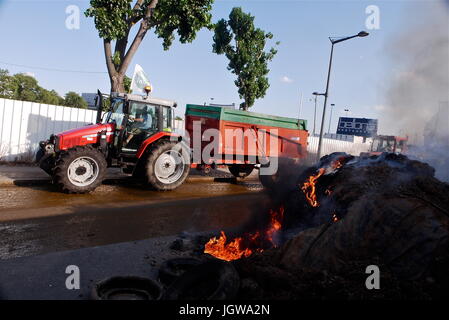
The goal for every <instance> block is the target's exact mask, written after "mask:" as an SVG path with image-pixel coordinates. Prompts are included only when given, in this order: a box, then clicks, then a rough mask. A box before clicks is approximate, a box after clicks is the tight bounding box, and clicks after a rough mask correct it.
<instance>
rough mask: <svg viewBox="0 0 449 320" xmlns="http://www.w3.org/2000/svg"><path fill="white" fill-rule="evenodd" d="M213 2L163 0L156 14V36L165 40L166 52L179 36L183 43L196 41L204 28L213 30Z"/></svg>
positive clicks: (202, 0)
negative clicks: (176, 36) (197, 34)
mask: <svg viewBox="0 0 449 320" xmlns="http://www.w3.org/2000/svg"><path fill="white" fill-rule="evenodd" d="M213 2H214V1H213V0H161V1H159V3H158V5H157V6H156V10H155V12H154V17H153V18H154V21H156V22H157V23H156V34H157V35H158V37H159V38H161V39H163V46H164V50H168V49H169V48H170V46H171V45H172V43H173V40H174V39H175V36H174V32H175V31H176V32H177V34H178V35H179V41H180V42H181V43H188V42H192V41H193V40H195V37H196V33H197V32H198V31H199V30H200V29H202V28H203V27H207V28H212V25H211V17H212V16H211V14H210V13H209V12H210V11H211V10H212V3H213Z"/></svg>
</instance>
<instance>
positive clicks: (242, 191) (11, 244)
mask: <svg viewBox="0 0 449 320" xmlns="http://www.w3.org/2000/svg"><path fill="white" fill-rule="evenodd" d="M267 198H268V197H267V196H266V195H265V194H264V193H263V189H262V187H261V185H260V184H259V182H258V181H257V180H250V181H246V182H235V181H234V182H232V180H226V179H224V180H222V181H221V182H212V181H207V182H206V181H191V182H188V183H186V184H184V185H183V186H181V187H180V188H179V189H177V190H175V191H172V192H154V191H149V190H147V189H145V188H144V187H143V186H141V185H138V184H132V183H120V184H109V185H103V186H101V187H99V188H98V189H97V190H96V191H95V192H93V193H91V194H86V195H68V194H62V193H60V192H59V191H58V190H56V189H54V187H53V186H52V185H50V184H48V183H44V184H41V185H34V186H33V185H29V186H26V185H25V186H2V187H0V199H1V201H0V234H2V237H0V259H10V258H16V257H23V256H30V255H39V254H43V253H50V252H55V251H64V250H72V249H77V248H87V247H94V246H101V245H106V244H114V243H121V242H129V241H135V240H143V239H149V238H154V237H163V236H170V235H176V234H179V233H181V232H200V231H207V230H220V229H228V228H233V227H237V226H239V225H241V224H242V223H244V222H245V221H246V220H247V219H248V218H249V217H250V215H251V213H252V212H255V211H257V210H258V208H261V206H264V205H265V201H268V200H267Z"/></svg>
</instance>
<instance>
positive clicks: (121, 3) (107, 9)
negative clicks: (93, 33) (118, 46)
mask: <svg viewBox="0 0 449 320" xmlns="http://www.w3.org/2000/svg"><path fill="white" fill-rule="evenodd" d="M131 2H132V0H91V1H90V8H89V9H87V10H86V12H85V13H84V14H85V15H86V17H92V18H94V23H95V28H96V29H97V30H98V34H99V36H100V38H103V39H108V40H116V39H120V38H123V37H124V36H125V35H126V34H127V32H128V29H129V24H128V19H129V18H130V17H131V16H132V15H133V14H135V13H136V12H134V11H133V10H132V8H131Z"/></svg>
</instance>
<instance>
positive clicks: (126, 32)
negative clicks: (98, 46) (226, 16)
mask: <svg viewBox="0 0 449 320" xmlns="http://www.w3.org/2000/svg"><path fill="white" fill-rule="evenodd" d="M132 2H133V0H91V1H90V8H89V9H87V10H86V12H85V15H86V16H87V17H93V18H94V22H95V27H96V29H97V30H98V35H99V36H100V38H102V39H103V47H104V54H105V59H106V66H107V69H108V74H109V79H110V81H111V92H125V86H124V77H125V74H126V70H127V69H128V67H129V65H130V63H131V60H132V58H133V57H134V55H135V53H136V52H137V50H138V48H139V46H140V44H141V42H142V40H143V39H144V37H145V35H146V33H147V32H148V30H150V29H152V28H153V29H154V32H155V33H156V34H157V36H158V37H159V38H162V39H163V47H164V50H168V49H169V48H170V46H171V44H172V42H173V40H174V32H177V34H178V35H179V40H180V41H181V43H187V42H192V41H193V40H194V39H195V37H196V33H197V32H198V31H199V30H200V29H201V28H203V27H211V26H210V20H211V15H210V13H209V12H210V11H211V9H212V3H213V0H137V1H136V2H135V3H134V5H133V6H131V4H132ZM137 24H138V25H139V27H138V30H137V32H136V35H135V37H134V39H133V41H132V42H131V45H130V46H129V48H128V38H129V36H130V33H131V29H132V28H133V27H134V26H136V25H137ZM113 42H115V48H114V53H112V44H113Z"/></svg>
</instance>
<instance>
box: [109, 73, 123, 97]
mask: <svg viewBox="0 0 449 320" xmlns="http://www.w3.org/2000/svg"><path fill="white" fill-rule="evenodd" d="M124 79H125V75H120V74H117V75H114V76H112V77H110V80H111V93H113V92H116V93H125V85H124Z"/></svg>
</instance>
